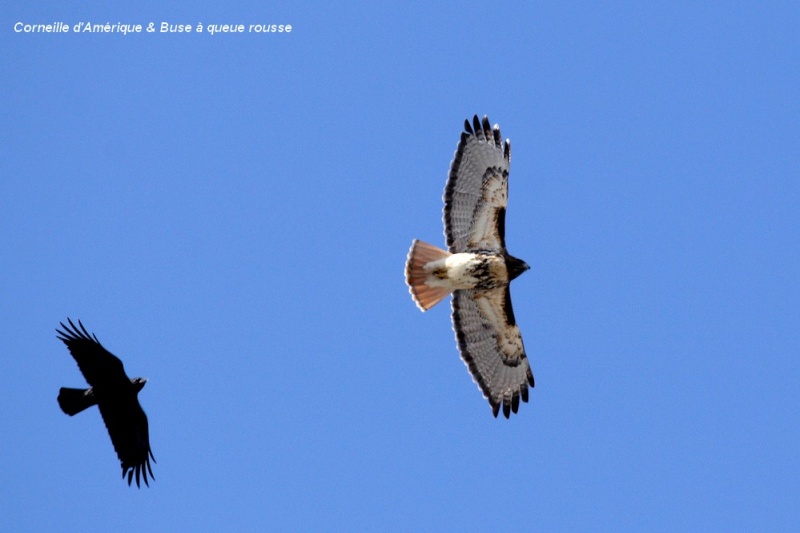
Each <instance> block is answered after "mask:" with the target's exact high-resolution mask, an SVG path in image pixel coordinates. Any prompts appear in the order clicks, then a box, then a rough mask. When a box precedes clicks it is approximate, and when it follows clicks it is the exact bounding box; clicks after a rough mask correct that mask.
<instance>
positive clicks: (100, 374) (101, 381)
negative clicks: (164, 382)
mask: <svg viewBox="0 0 800 533" xmlns="http://www.w3.org/2000/svg"><path fill="white" fill-rule="evenodd" d="M67 321H68V322H69V326H66V325H64V323H63V322H61V327H62V328H63V329H64V331H61V330H59V329H56V332H57V333H58V335H57V338H58V339H59V340H61V341H62V342H63V343H64V344H66V345H67V348H68V349H69V353H71V354H72V357H73V358H74V359H75V362H77V363H78V368H79V369H80V371H81V373H82V374H83V377H84V378H85V379H86V382H87V383H88V384H89V385H90V386H91V387H90V388H88V389H70V388H67V387H62V388H61V390H60V391H59V393H58V405H59V406H60V407H61V410H62V411H64V412H65V413H66V414H68V415H69V416H74V415H76V414H77V413H80V412H81V411H83V410H84V409H87V408H89V407H91V406H93V405H97V407H98V409H100V415H101V416H102V417H103V422H104V423H105V425H106V429H107V430H108V435H109V436H110V437H111V443H112V444H113V445H114V450H116V452H117V457H119V460H120V462H121V463H122V478H123V479H125V476H126V475H127V477H128V485H130V484H131V481H132V480H133V478H134V475H135V477H136V486H137V487H141V485H140V484H139V479H140V477H142V478H144V484H145V485H147V486H148V487H149V486H150V484H149V483H148V482H147V473H148V472H149V473H150V478H151V479H155V477H154V476H153V470H152V469H151V468H150V459H153V462H155V460H156V458H155V457H153V452H152V450H151V449H150V435H149V432H148V429H147V415H145V414H144V411H143V410H142V407H141V405H139V398H138V395H139V391H140V390H142V388H143V387H144V384H145V383H147V380H146V379H144V378H133V379H130V378H128V376H127V375H126V374H125V368H123V366H122V361H120V360H119V359H118V358H117V357H116V356H115V355H114V354H112V353H111V352H109V351H108V350H106V349H105V348H103V345H102V344H100V341H98V340H97V337H96V336H95V335H94V334H91V335H90V334H89V332H88V331H86V328H85V327H84V326H83V324H82V323H81V321H80V320H78V325H79V326H80V329H79V328H78V327H76V326H75V324H74V323H73V322H72V320H71V319H69V318H68V319H67Z"/></svg>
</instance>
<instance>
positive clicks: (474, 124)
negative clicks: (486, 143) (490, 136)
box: [472, 115, 485, 139]
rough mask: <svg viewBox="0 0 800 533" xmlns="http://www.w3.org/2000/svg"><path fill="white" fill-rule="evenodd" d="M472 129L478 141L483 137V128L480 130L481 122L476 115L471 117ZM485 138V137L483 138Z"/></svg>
mask: <svg viewBox="0 0 800 533" xmlns="http://www.w3.org/2000/svg"><path fill="white" fill-rule="evenodd" d="M472 129H473V130H474V131H475V136H476V137H478V138H479V139H480V138H481V137H484V135H483V128H481V121H480V119H479V118H478V115H475V116H474V117H472ZM484 138H485V137H484Z"/></svg>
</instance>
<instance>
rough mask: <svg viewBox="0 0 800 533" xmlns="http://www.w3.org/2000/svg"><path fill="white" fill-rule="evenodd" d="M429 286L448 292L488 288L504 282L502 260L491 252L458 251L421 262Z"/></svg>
mask: <svg viewBox="0 0 800 533" xmlns="http://www.w3.org/2000/svg"><path fill="white" fill-rule="evenodd" d="M425 271H426V272H427V273H428V277H427V279H426V280H425V284H426V285H428V286H429V287H443V288H446V289H448V290H450V291H455V290H465V289H490V288H495V287H500V286H502V285H506V284H508V271H507V269H506V262H505V260H504V259H503V258H502V257H501V256H498V255H493V254H474V253H459V254H452V255H449V256H447V257H446V258H443V259H437V260H436V261H431V262H430V263H428V264H426V265H425Z"/></svg>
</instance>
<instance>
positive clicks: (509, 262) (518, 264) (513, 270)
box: [506, 254, 531, 281]
mask: <svg viewBox="0 0 800 533" xmlns="http://www.w3.org/2000/svg"><path fill="white" fill-rule="evenodd" d="M506 268H507V269H508V281H511V280H513V279H514V278H516V277H517V276H519V275H520V274H522V273H523V272H525V271H526V270H528V269H529V268H531V267H530V266H529V265H528V263H526V262H525V261H523V260H522V259H517V258H516V257H514V256H513V255H508V254H506Z"/></svg>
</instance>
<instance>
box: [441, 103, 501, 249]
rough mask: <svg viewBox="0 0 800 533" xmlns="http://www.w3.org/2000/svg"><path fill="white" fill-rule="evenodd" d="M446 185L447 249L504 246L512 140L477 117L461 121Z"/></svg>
mask: <svg viewBox="0 0 800 533" xmlns="http://www.w3.org/2000/svg"><path fill="white" fill-rule="evenodd" d="M464 130H465V131H464V132H462V133H461V140H460V141H459V143H458V148H457V149H456V153H455V156H454V158H453V162H452V163H451V164H450V174H449V176H448V179H447V185H446V186H445V190H444V232H445V238H446V239H447V246H448V247H449V250H450V252H451V253H459V252H474V251H478V250H483V251H491V252H495V253H500V252H503V251H505V248H506V244H505V216H506V205H507V204H508V169H509V163H510V161H511V143H510V142H509V141H508V140H506V141H505V143H503V141H502V138H501V136H500V128H499V127H498V126H497V125H495V127H494V129H492V127H491V126H490V124H489V119H488V118H487V117H485V116H484V117H483V122H482V123H481V122H480V121H479V120H478V116H477V115H475V117H474V118H473V125H472V126H470V123H469V121H468V120H467V121H464Z"/></svg>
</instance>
